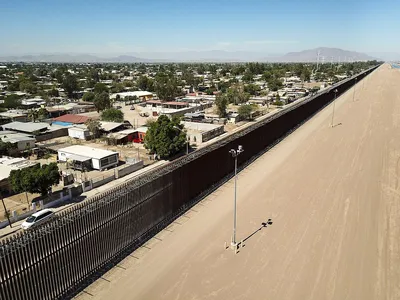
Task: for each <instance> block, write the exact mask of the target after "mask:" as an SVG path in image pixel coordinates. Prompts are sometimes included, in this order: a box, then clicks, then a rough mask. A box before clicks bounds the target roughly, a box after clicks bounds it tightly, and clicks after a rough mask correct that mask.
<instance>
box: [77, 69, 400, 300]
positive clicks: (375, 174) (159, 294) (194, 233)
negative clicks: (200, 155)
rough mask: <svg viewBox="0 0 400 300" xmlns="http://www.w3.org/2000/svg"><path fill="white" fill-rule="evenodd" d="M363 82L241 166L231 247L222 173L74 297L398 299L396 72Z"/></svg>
mask: <svg viewBox="0 0 400 300" xmlns="http://www.w3.org/2000/svg"><path fill="white" fill-rule="evenodd" d="M365 80H366V83H365V86H364V84H363V83H362V82H361V83H358V84H357V87H356V101H355V102H353V101H352V94H353V93H352V92H353V91H352V90H349V91H348V92H347V93H345V94H344V95H343V96H341V97H340V98H339V99H338V100H337V103H336V112H335V121H334V123H335V124H336V126H335V127H333V128H332V127H330V126H329V124H330V120H331V113H332V105H330V106H328V107H326V108H325V109H324V110H323V111H322V112H320V113H319V114H318V115H317V116H315V117H314V118H313V119H311V120H310V121H308V122H307V123H306V124H305V125H303V126H302V127H300V128H299V129H298V130H296V132H294V133H293V134H292V135H290V136H289V137H288V138H286V139H285V140H284V141H283V142H281V143H280V144H279V145H278V146H276V147H275V148H273V149H272V150H271V151H269V152H268V153H266V154H265V155H263V156H262V157H260V158H259V159H258V160H257V161H256V162H255V163H253V164H252V165H251V166H249V167H248V168H246V169H245V170H244V171H243V172H241V173H240V175H239V181H238V232H237V235H238V239H239V240H241V239H245V240H246V241H245V247H244V248H242V249H240V252H239V253H238V254H234V253H233V252H232V251H231V250H225V249H224V242H228V241H229V240H230V236H231V229H232V197H233V182H232V181H230V182H229V183H227V184H225V185H224V186H222V187H221V188H220V189H218V190H217V191H216V192H215V193H213V194H212V195H210V196H209V197H207V198H206V199H205V200H204V201H203V202H202V203H201V204H200V205H197V206H196V207H194V208H193V210H191V211H189V212H188V213H187V214H186V216H185V217H182V218H181V219H179V220H177V222H176V223H174V224H172V225H171V226H170V227H169V228H168V230H164V231H162V232H161V233H160V234H159V235H158V236H157V238H158V239H153V240H151V241H149V243H147V245H145V247H142V248H140V249H138V250H137V251H135V252H134V253H133V254H132V255H131V256H130V257H128V258H127V259H126V260H124V261H123V262H122V263H121V264H120V265H119V267H117V268H114V269H113V270H111V271H110V272H108V273H107V274H105V275H104V276H103V279H104V280H103V279H101V280H98V281H96V282H95V283H94V284H92V285H91V286H89V287H88V288H87V289H86V293H82V294H81V295H80V296H78V297H77V298H79V299H114V300H118V299H270V300H286V299H287V300H289V299H290V300H293V299H299V300H304V299H315V300H321V299H337V300H343V299H363V300H368V299H388V300H389V299H393V300H395V299H400V271H399V268H398V267H399V263H400V243H399V236H400V202H399V194H400V186H399V165H398V164H399V155H400V150H399V149H400V139H399V138H398V132H399V127H400V89H399V88H398V83H399V82H400V72H399V70H391V69H389V67H388V65H384V66H383V67H381V68H380V69H379V70H377V71H375V72H374V73H373V74H372V75H370V77H368V78H367V79H365ZM339 124H340V125H339ZM243 146H244V148H246V145H243ZM269 218H271V219H272V222H273V224H272V225H269V226H267V227H262V225H261V224H262V222H266V221H267V220H268V219H269Z"/></svg>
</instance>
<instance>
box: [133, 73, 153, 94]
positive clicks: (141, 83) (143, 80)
mask: <svg viewBox="0 0 400 300" xmlns="http://www.w3.org/2000/svg"><path fill="white" fill-rule="evenodd" d="M137 86H138V88H139V89H140V90H141V91H153V90H154V81H153V79H151V78H148V77H147V76H140V77H139V79H138V80H137Z"/></svg>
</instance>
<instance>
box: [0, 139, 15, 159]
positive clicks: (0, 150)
mask: <svg viewBox="0 0 400 300" xmlns="http://www.w3.org/2000/svg"><path fill="white" fill-rule="evenodd" d="M16 148H17V146H16V145H15V144H11V143H10V142H3V141H1V140H0V155H2V156H3V155H10V153H11V152H12V150H15V149H16Z"/></svg>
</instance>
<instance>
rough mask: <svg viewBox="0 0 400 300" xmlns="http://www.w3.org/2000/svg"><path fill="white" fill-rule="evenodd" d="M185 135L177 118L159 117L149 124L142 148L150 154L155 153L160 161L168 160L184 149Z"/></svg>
mask: <svg viewBox="0 0 400 300" xmlns="http://www.w3.org/2000/svg"><path fill="white" fill-rule="evenodd" d="M186 143H187V141H186V133H185V132H184V131H183V126H182V125H181V124H180V119H179V118H172V119H170V118H168V117H167V116H164V115H161V116H160V117H159V118H158V119H157V121H155V122H153V123H151V124H150V127H149V129H148V130H147V133H146V136H145V138H144V146H145V148H146V149H148V150H149V151H150V153H156V154H157V155H159V156H160V157H161V158H162V159H166V158H169V157H171V156H173V155H175V154H177V153H179V152H180V151H181V150H183V149H185V147H186Z"/></svg>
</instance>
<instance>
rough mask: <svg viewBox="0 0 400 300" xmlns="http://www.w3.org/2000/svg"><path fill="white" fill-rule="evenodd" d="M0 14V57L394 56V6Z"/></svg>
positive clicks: (57, 6)
mask: <svg viewBox="0 0 400 300" xmlns="http://www.w3.org/2000/svg"><path fill="white" fill-rule="evenodd" d="M0 11H1V18H0V28H1V35H0V41H1V42H0V54H23V53H30V54H36V53H53V52H63V53H67V52H68V53H95V54H114V53H118V54H122V53H131V52H169V51H184V50H228V51H236V50H244V51H262V52H265V53H281V52H288V51H298V50H304V49H310V48H315V47H318V46H327V47H338V48H342V49H346V50H355V51H362V52H379V51H380V52H400V38H399V36H398V32H399V30H400V1H398V0H379V1H377V0H375V1H371V0H319V1H314V0H303V1H301V0H242V1H238V0H199V1H198V0H141V1H139V0H129V1H128V0H115V1H110V0H107V1H105V0H96V1H93V0H80V1H77V0H68V1H67V0H12V1H6V0H1V1H0Z"/></svg>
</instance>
